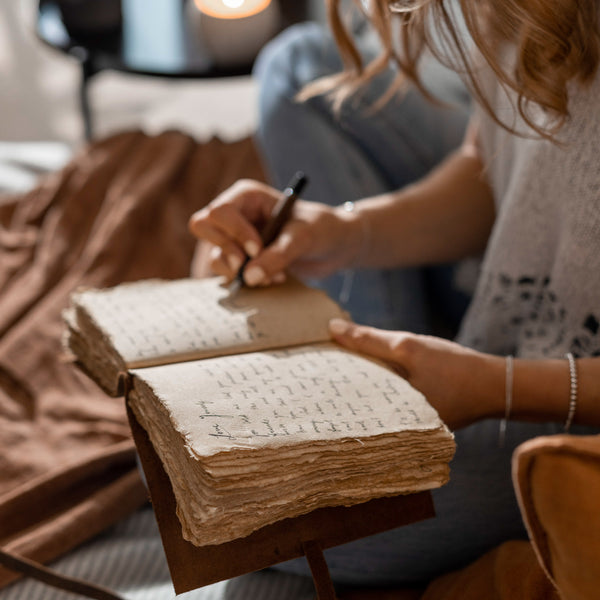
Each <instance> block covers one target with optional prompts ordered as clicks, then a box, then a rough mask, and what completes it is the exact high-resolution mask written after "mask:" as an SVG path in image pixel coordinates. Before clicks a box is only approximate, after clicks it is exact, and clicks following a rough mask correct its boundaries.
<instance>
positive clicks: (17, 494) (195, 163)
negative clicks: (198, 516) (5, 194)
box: [0, 132, 263, 587]
mask: <svg viewBox="0 0 600 600" xmlns="http://www.w3.org/2000/svg"><path fill="white" fill-rule="evenodd" d="M239 177H253V178H258V179H262V178H263V173H262V170H261V167H260V162H259V160H258V157H257V155H256V152H255V150H254V147H253V144H252V142H251V140H249V139H246V140H241V141H239V142H235V143H228V144H226V143H223V142H221V141H219V140H216V139H215V140H211V141H210V142H206V143H202V144H200V143H197V142H195V141H194V140H193V139H192V138H190V137H188V136H186V135H184V134H181V133H178V132H168V133H164V134H161V135H159V136H156V137H149V136H147V135H145V134H143V133H141V132H126V133H122V134H119V135H116V136H113V137H111V138H108V139H106V140H103V141H100V142H98V143H95V144H93V145H92V146H90V147H88V148H86V149H85V150H84V151H82V152H81V153H80V154H79V155H78V156H76V157H75V159H74V160H73V161H71V162H70V163H69V164H68V165H67V166H66V167H65V168H64V169H63V170H62V171H60V172H58V173H56V174H54V175H52V176H50V177H48V178H46V179H45V180H44V181H43V182H42V183H41V184H40V185H39V187H37V188H36V189H34V190H33V191H32V192H30V193H27V194H25V195H23V196H19V197H12V198H8V199H4V200H3V202H2V203H0V546H2V548H3V549H5V550H9V551H11V552H14V553H16V554H20V555H24V556H28V557H30V558H33V559H35V560H37V561H42V562H46V561H48V560H51V559H54V558H55V557H57V556H59V555H61V554H63V553H64V552H66V551H67V550H70V549H72V548H74V547H75V546H77V545H78V544H80V543H81V542H83V541H85V540H88V539H89V538H91V537H92V536H94V535H95V534H97V533H99V532H101V531H103V530H105V529H106V528H107V527H108V526H110V525H111V524H114V523H116V522H117V521H119V520H121V519H122V518H123V517H125V516H126V515H128V514H130V513H132V512H133V511H134V510H135V509H137V508H139V507H140V506H141V505H142V504H143V503H144V502H145V500H146V492H145V490H144V488H143V486H142V484H141V482H140V479H139V476H138V473H137V470H136V467H135V452H134V447H133V444H132V442H131V440H130V435H129V428H128V425H127V422H126V416H125V411H124V406H123V401H122V399H118V398H117V399H114V398H109V397H107V396H106V395H104V394H103V393H102V392H101V391H100V390H99V388H97V387H96V386H95V385H94V384H93V383H92V382H91V381H90V380H88V379H87V378H86V377H85V376H83V375H82V374H81V373H80V372H79V371H78V370H77V369H76V368H74V366H73V365H72V364H71V362H70V361H69V359H68V357H66V356H64V354H63V351H62V347H61V333H62V325H61V318H60V315H61V311H62V309H63V308H64V307H65V306H66V304H67V298H68V295H69V293H70V292H71V291H72V290H73V289H75V288H76V287H78V286H82V285H83V286H110V285H115V284H117V283H120V282H122V281H127V280H135V279H141V278H149V277H163V278H177V277H184V276H187V275H190V274H197V273H195V272H194V257H195V252H196V244H195V242H194V240H193V239H192V237H191V236H190V235H189V234H188V232H187V220H188V217H189V215H190V214H191V213H192V212H193V211H194V210H196V209H198V208H200V207H201V206H203V205H204V204H205V203H206V202H208V201H209V200H210V199H212V198H213V197H214V196H215V195H216V194H217V193H218V192H219V191H220V190H222V189H224V188H225V187H226V186H228V185H229V184H231V183H232V182H233V181H235V180H236V179H238V178H239ZM14 577H15V575H14V574H13V573H11V572H9V571H8V570H4V569H2V568H0V587H1V586H3V585H5V584H7V583H8V582H9V581H11V580H12V579H14Z"/></svg>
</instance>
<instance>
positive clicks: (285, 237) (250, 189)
mask: <svg viewBox="0 0 600 600" xmlns="http://www.w3.org/2000/svg"><path fill="white" fill-rule="evenodd" d="M280 197H281V192H279V191H277V190H275V189H274V188H272V187H269V186H268V185H265V184H262V183H259V182H257V181H252V180H248V179H243V180H239V181H237V182H236V183H234V184H233V185H232V186H231V187H230V188H228V189H227V190H225V191H224V192H223V193H221V194H220V195H219V196H218V197H217V198H215V199H214V200H213V201H212V202H211V203H210V204H208V205H207V206H206V207H205V208H203V209H201V210H199V211H197V212H195V213H194V214H193V215H192V216H191V218H190V221H189V228H190V231H191V232H192V233H193V234H194V235H195V236H196V237H197V238H199V239H202V240H206V241H208V242H210V243H211V244H212V245H213V249H212V251H211V263H210V266H211V268H212V270H213V271H214V272H215V273H216V274H217V275H223V276H225V277H226V278H227V279H233V277H235V275H236V274H237V272H238V270H239V268H240V266H241V265H242V263H243V261H244V260H245V258H246V256H250V257H251V260H250V261H249V262H248V264H247V265H246V267H245V268H244V280H245V282H246V283H247V284H248V285H250V286H256V285H269V284H271V283H280V282H282V281H284V280H285V272H286V271H289V272H292V273H293V274H294V275H296V276H298V277H317V278H319V277H325V276H327V275H329V274H331V273H333V272H334V271H336V270H337V269H339V268H341V267H344V266H348V265H349V264H350V263H351V261H352V260H353V259H354V258H355V257H356V255H357V254H358V252H359V248H360V244H361V235H362V229H361V226H360V223H358V219H357V216H356V215H355V214H353V213H348V212H346V211H344V210H343V209H341V208H331V207H329V206H326V205H324V204H320V203H317V202H308V201H305V200H297V201H296V203H295V205H294V209H293V213H292V217H291V218H290V220H289V221H288V222H287V223H286V225H285V226H284V227H283V229H282V231H281V233H280V234H279V236H278V237H277V238H276V239H275V240H274V241H273V243H271V244H270V245H269V246H268V247H267V248H263V244H262V240H261V237H260V233H259V232H260V230H261V228H262V227H263V226H264V224H265V222H266V221H267V220H268V218H269V216H270V214H271V212H272V210H273V207H274V206H275V204H276V202H277V200H278V199H279V198H280Z"/></svg>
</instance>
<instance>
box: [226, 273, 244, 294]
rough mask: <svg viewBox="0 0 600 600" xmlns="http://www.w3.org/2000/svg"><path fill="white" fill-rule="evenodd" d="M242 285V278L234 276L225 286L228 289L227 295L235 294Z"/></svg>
mask: <svg viewBox="0 0 600 600" xmlns="http://www.w3.org/2000/svg"><path fill="white" fill-rule="evenodd" d="M242 285H243V284H242V280H241V279H240V278H239V277H236V278H235V279H234V280H233V281H231V282H230V283H229V285H228V286H227V288H228V289H229V295H230V296H234V295H235V294H237V293H238V292H239V291H240V289H242Z"/></svg>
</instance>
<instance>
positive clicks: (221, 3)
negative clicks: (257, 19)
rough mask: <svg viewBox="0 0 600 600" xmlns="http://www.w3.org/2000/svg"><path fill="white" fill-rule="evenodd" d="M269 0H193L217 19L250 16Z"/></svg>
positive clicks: (266, 4)
mask: <svg viewBox="0 0 600 600" xmlns="http://www.w3.org/2000/svg"><path fill="white" fill-rule="evenodd" d="M270 3H271V0H194V4H195V6H196V8H197V9H198V10H199V11H201V12H203V13H204V14H207V15H209V16H211V17H216V18H218V19H240V18H242V17H250V16H252V15H255V14H257V13H259V12H261V11H263V10H265V8H267V6H269V4H270Z"/></svg>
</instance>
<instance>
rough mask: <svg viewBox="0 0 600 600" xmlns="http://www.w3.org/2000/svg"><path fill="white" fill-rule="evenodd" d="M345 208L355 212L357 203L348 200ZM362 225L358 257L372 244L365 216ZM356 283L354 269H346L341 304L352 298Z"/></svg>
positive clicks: (339, 299) (339, 298)
mask: <svg viewBox="0 0 600 600" xmlns="http://www.w3.org/2000/svg"><path fill="white" fill-rule="evenodd" d="M342 207H343V209H344V210H345V211H346V212H354V209H355V207H356V205H355V203H354V202H352V201H350V200H348V201H347V202H344V204H342ZM360 226H361V233H362V235H361V243H360V246H361V247H360V249H359V251H358V253H357V254H356V256H357V257H358V258H360V257H363V256H365V255H366V253H367V251H368V249H369V246H370V244H371V230H370V228H369V224H368V223H367V222H366V221H365V219H364V218H362V219H360ZM353 283H354V269H352V268H348V269H344V277H343V279H342V287H341V289H340V293H339V295H338V301H339V302H340V304H342V305H344V304H346V303H347V302H348V300H350V292H351V291H352V284H353Z"/></svg>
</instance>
